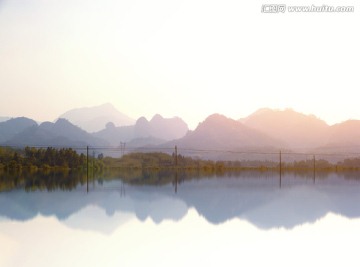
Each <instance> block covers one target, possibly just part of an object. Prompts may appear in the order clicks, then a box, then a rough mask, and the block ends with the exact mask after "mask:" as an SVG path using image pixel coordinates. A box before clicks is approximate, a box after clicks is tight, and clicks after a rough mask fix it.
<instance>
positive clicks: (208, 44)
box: [0, 0, 360, 128]
mask: <svg viewBox="0 0 360 267" xmlns="http://www.w3.org/2000/svg"><path fill="white" fill-rule="evenodd" d="M270 2H271V3H274V1H270ZM275 2H276V1H275ZM283 2H286V4H287V5H291V4H294V5H300V4H301V5H306V4H308V5H312V4H314V5H322V4H327V5H335V6H337V5H354V6H355V12H354V13H296V14H294V13H287V12H286V13H284V14H282V13H281V14H265V13H261V6H262V5H263V4H266V3H267V1H266V0H262V1H260V0H251V1H250V0H249V1H239V0H236V1H229V0H222V1H209V0H207V1H199V0H178V1H177V0H175V1H170V0H162V1H161V0H152V1H149V0H128V1H122V0H101V1H100V0H98V1H95V0H23V1H20V0H0V94H1V95H0V116H27V117H31V118H34V119H36V120H54V119H55V118H56V117H57V116H58V115H60V114H61V113H63V112H65V111H67V110H69V109H71V108H75V107H83V106H93V105H99V104H102V103H105V102H111V103H112V104H113V105H114V106H115V107H117V108H118V109H119V110H120V111H121V112H123V113H126V114H128V115H129V116H131V117H133V118H135V119H136V118H138V117H139V116H142V115H145V116H146V117H147V118H151V117H152V116H153V115H154V114H155V113H160V114H162V115H163V116H166V117H172V116H180V117H182V118H183V119H184V120H185V121H187V122H188V123H189V124H190V126H191V128H193V127H194V126H195V125H197V123H198V122H199V121H202V120H203V119H204V118H205V117H207V116H208V115H210V114H212V113H215V112H217V113H222V114H224V115H226V116H229V117H232V118H235V119H238V118H241V117H244V116H247V115H249V114H250V113H252V112H254V111H255V110H257V109H258V108H262V107H271V108H281V109H282V108H286V107H292V108H293V109H295V110H297V111H300V112H303V113H306V114H309V113H313V114H315V115H317V116H318V117H320V118H321V119H324V120H326V121H327V122H328V123H331V124H332V123H335V122H340V121H343V120H345V119H348V118H355V119H360V105H359V103H360V98H359V97H357V96H358V95H359V91H360V86H359V85H360V74H359V70H360V66H359V64H360V33H359V25H360V5H359V4H358V3H357V2H358V1H340V0H339V1H326V2H324V1H318V0H313V1H283ZM283 2H279V3H277V4H282V3H283Z"/></svg>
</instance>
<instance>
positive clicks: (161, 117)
mask: <svg viewBox="0 0 360 267" xmlns="http://www.w3.org/2000/svg"><path fill="white" fill-rule="evenodd" d="M163 119H164V118H163V116H161V115H160V114H155V115H154V117H152V119H151V121H152V122H154V121H161V120H163Z"/></svg>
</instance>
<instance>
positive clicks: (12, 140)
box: [0, 104, 360, 153]
mask: <svg viewBox="0 0 360 267" xmlns="http://www.w3.org/2000/svg"><path fill="white" fill-rule="evenodd" d="M84 114H85V115H86V116H85V115H84ZM83 115H84V116H83ZM112 116H113V117H112ZM63 117H67V119H64V118H63ZM112 120H113V121H112ZM96 121H98V122H99V123H95V122H96ZM90 122H91V123H94V125H96V127H91V129H92V130H95V129H100V130H98V131H95V132H91V131H90V130H88V131H86V129H85V128H86V127H87V126H86V125H90V124H91V123H90ZM131 122H132V121H131V119H129V117H127V116H126V115H124V114H122V113H120V112H119V111H117V110H116V109H115V108H114V107H113V106H112V105H111V104H104V105H101V106H97V107H93V108H84V109H75V110H71V111H69V112H66V113H64V114H63V115H61V116H60V117H59V119H58V120H56V121H55V122H44V123H41V124H39V125H38V123H37V122H35V121H34V120H32V119H28V118H24V117H22V118H13V119H9V120H6V121H3V122H0V145H17V146H25V145H29V146H32V145H34V146H35V145H36V146H40V145H41V146H86V145H89V146H112V147H118V146H119V145H120V143H126V144H127V147H134V148H136V147H137V148H139V147H148V148H153V149H154V150H156V149H159V148H165V147H170V148H171V147H174V146H175V145H176V146H178V147H179V148H182V149H197V150H219V151H249V150H251V151H262V152H266V151H279V150H280V149H281V150H288V151H299V152H311V153H315V152H316V153H320V152H331V153H337V152H357V149H358V147H360V121H359V120H349V121H345V122H342V123H338V124H335V125H332V126H330V125H328V124H327V123H326V122H324V121H323V120H321V119H319V118H317V117H315V116H314V115H304V114H302V113H299V112H296V111H294V110H291V109H286V110H272V109H267V108H265V109H260V110H258V111H256V112H254V113H253V114H251V115H250V116H248V117H246V118H242V119H239V120H234V119H231V118H227V117H225V116H223V115H221V114H213V115H210V116H209V117H207V118H206V119H205V120H204V121H203V122H201V123H199V125H198V126H197V127H196V129H194V130H193V131H190V130H189V128H188V126H187V124H186V123H185V122H184V121H183V120H182V119H181V118H178V117H174V118H164V117H162V116H161V115H159V114H156V115H155V116H154V117H153V118H151V119H150V120H147V119H146V118H145V117H140V118H139V119H138V120H136V121H133V123H132V124H131ZM81 125H82V126H81ZM84 125H85V126H84ZM94 125H93V126H94ZM87 129H89V128H87Z"/></svg>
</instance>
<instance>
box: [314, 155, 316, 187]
mask: <svg viewBox="0 0 360 267" xmlns="http://www.w3.org/2000/svg"><path fill="white" fill-rule="evenodd" d="M315 172H316V166H315V155H314V184H315Z"/></svg>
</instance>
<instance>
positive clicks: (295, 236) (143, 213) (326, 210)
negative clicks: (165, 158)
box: [0, 174, 360, 267]
mask: <svg viewBox="0 0 360 267" xmlns="http://www.w3.org/2000/svg"><path fill="white" fill-rule="evenodd" d="M358 177H360V176H359V175H357V174H351V175H345V176H344V175H337V174H328V175H325V176H324V177H321V178H317V179H315V180H314V179H313V178H312V177H310V176H309V177H306V176H296V175H294V174H287V175H283V176H282V179H281V181H280V179H279V177H278V176H277V175H275V174H246V175H241V176H232V177H228V176H226V177H205V178H202V179H186V180H182V181H181V182H179V181H178V183H176V181H177V180H174V181H172V182H169V183H154V184H147V185H145V184H141V183H138V184H131V183H125V182H123V181H122V180H121V179H112V180H100V181H94V182H91V183H90V184H89V188H88V189H89V192H87V187H86V184H82V185H77V186H76V187H75V188H73V190H71V191H69V190H65V191H63V190H60V189H54V190H53V191H47V190H34V191H25V190H24V189H23V188H16V189H13V190H10V191H6V192H1V193H0V266H4V267H7V266H14V267H15V266H196V265H197V266H240V265H243V266H269V265H271V266H272V265H274V266H315V265H316V266H326V265H327V266H360V256H359V253H358V242H359V240H360V179H359V178H358ZM156 184H157V185H156ZM160 184H162V185H160Z"/></svg>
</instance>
